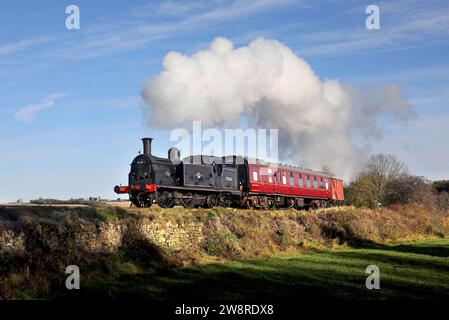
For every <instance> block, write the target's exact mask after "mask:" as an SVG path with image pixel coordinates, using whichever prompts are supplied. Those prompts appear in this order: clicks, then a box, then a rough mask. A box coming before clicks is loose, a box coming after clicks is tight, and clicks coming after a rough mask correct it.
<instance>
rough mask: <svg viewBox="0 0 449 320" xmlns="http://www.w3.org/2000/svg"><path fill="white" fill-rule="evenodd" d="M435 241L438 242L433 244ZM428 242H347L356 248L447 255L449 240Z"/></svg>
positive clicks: (448, 254)
mask: <svg viewBox="0 0 449 320" xmlns="http://www.w3.org/2000/svg"><path fill="white" fill-rule="evenodd" d="M435 241H436V242H438V244H435ZM435 241H430V242H429V243H423V242H417V243H410V244H396V245H395V244H381V243H377V242H373V241H368V240H352V241H348V244H349V245H350V246H351V247H353V248H357V249H366V248H370V249H378V250H385V251H397V252H404V253H415V254H422V255H428V256H436V257H449V241H446V242H444V241H440V240H435Z"/></svg>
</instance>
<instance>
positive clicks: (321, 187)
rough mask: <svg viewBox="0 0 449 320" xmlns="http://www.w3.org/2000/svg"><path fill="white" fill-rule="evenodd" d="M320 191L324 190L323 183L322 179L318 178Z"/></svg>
mask: <svg viewBox="0 0 449 320" xmlns="http://www.w3.org/2000/svg"><path fill="white" fill-rule="evenodd" d="M320 189H324V181H323V178H320Z"/></svg>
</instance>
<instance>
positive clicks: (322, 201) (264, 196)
mask: <svg viewBox="0 0 449 320" xmlns="http://www.w3.org/2000/svg"><path fill="white" fill-rule="evenodd" d="M248 171H249V193H250V195H249V201H250V202H252V203H253V206H254V207H272V206H275V205H276V203H272V202H273V201H277V200H276V197H277V198H278V201H283V202H285V201H287V202H288V203H287V205H291V206H295V207H308V206H309V207H310V206H313V207H318V206H324V205H327V204H329V203H338V202H341V201H343V200H344V192H343V181H342V180H339V179H335V178H333V177H332V176H330V175H328V174H326V173H324V172H318V171H311V170H306V169H302V168H297V167H291V166H284V165H276V164H271V163H261V162H258V161H252V163H251V162H250V163H248ZM281 196H282V198H281Z"/></svg>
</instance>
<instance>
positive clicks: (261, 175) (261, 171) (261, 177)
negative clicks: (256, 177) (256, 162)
mask: <svg viewBox="0 0 449 320" xmlns="http://www.w3.org/2000/svg"><path fill="white" fill-rule="evenodd" d="M263 170H264V169H263V168H260V169H259V174H260V181H263V176H264V174H263Z"/></svg>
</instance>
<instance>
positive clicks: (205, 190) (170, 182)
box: [114, 138, 344, 209]
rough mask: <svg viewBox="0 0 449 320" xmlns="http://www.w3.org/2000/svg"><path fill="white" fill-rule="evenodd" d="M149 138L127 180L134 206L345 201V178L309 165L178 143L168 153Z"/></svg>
mask: <svg viewBox="0 0 449 320" xmlns="http://www.w3.org/2000/svg"><path fill="white" fill-rule="evenodd" d="M152 140H153V139H151V138H143V139H142V141H143V154H139V155H138V156H137V157H136V158H134V160H133V161H132V163H131V170H130V172H129V176H128V182H129V183H128V186H115V188H114V191H115V192H116V193H117V194H126V193H127V194H129V199H130V201H131V202H132V204H134V205H135V206H136V207H150V206H151V205H152V204H153V203H157V204H158V205H159V206H160V207H162V208H171V207H173V206H175V205H182V206H184V207H186V208H194V207H215V206H223V207H239V208H248V209H274V208H297V209H309V208H318V207H325V206H330V205H339V204H341V203H342V202H343V201H344V193H343V181H342V180H340V179H336V178H334V177H333V176H331V175H329V174H326V173H324V172H318V171H312V170H306V169H302V168H299V167H294V166H286V165H280V164H273V163H268V162H264V161H262V160H258V159H250V158H247V157H241V156H236V155H232V156H224V157H213V156H207V155H194V156H188V157H186V158H184V159H181V157H180V151H179V150H178V149H177V148H170V149H169V150H168V157H167V158H160V157H156V156H154V155H152V154H151V143H152Z"/></svg>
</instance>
